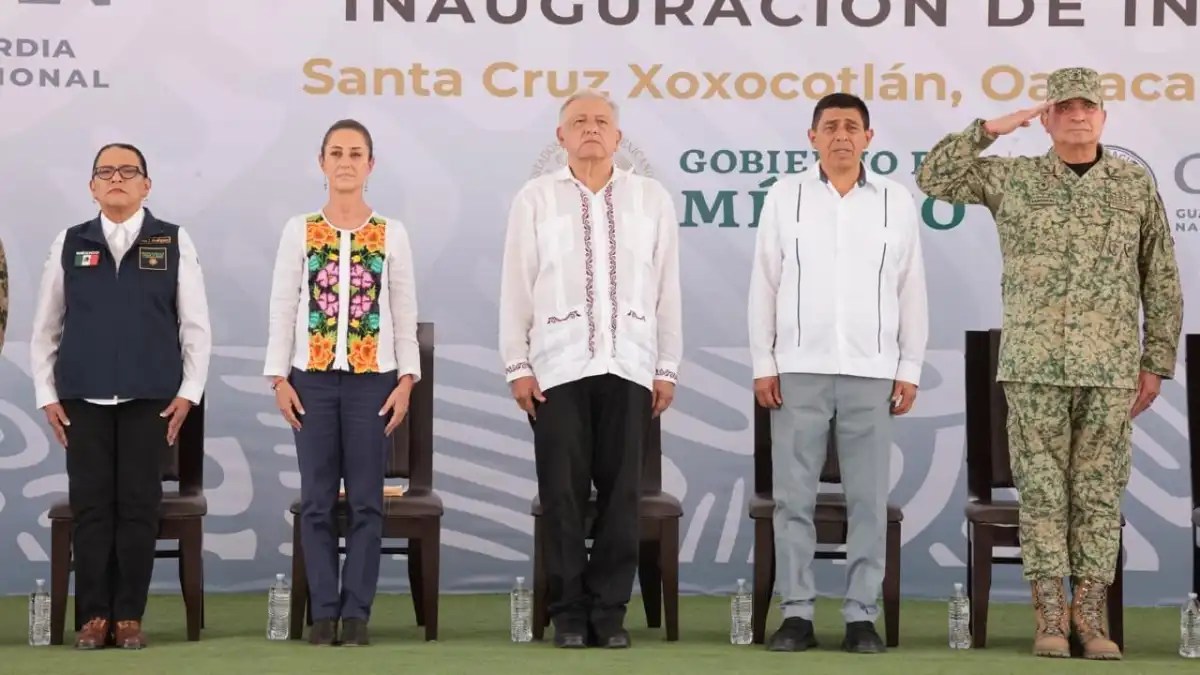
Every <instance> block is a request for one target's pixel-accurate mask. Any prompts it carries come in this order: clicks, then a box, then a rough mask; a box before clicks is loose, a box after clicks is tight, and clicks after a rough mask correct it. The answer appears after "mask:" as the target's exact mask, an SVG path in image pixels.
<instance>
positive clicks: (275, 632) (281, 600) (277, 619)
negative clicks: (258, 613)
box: [267, 574, 292, 640]
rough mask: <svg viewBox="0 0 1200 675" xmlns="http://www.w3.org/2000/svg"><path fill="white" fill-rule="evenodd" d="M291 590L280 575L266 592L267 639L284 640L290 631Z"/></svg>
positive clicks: (277, 575) (276, 576)
mask: <svg viewBox="0 0 1200 675" xmlns="http://www.w3.org/2000/svg"><path fill="white" fill-rule="evenodd" d="M291 610H292V589H291V587H290V586H288V582H287V581H285V580H284V578H283V575H282V574H276V575H275V583H273V584H271V589H270V590H269V591H267V639H268V640H286V639H288V634H289V632H290V631H291V621H290V616H289V615H290V614H291Z"/></svg>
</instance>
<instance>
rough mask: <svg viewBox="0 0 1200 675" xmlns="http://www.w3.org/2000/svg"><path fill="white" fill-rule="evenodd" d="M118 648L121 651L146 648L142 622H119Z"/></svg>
mask: <svg viewBox="0 0 1200 675" xmlns="http://www.w3.org/2000/svg"><path fill="white" fill-rule="evenodd" d="M116 638H117V646H118V647H120V648H121V649H141V648H143V647H145V646H146V636H145V635H144V634H143V633H142V622H141V621H118V622H117V635H116Z"/></svg>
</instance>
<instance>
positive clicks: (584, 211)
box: [579, 188, 596, 356]
mask: <svg viewBox="0 0 1200 675" xmlns="http://www.w3.org/2000/svg"><path fill="white" fill-rule="evenodd" d="M579 210H580V213H581V215H582V218H583V270H584V275H585V288H586V291H587V320H588V354H589V355H590V356H595V355H596V322H595V321H593V320H592V312H593V310H594V309H595V305H596V270H595V266H596V258H595V252H594V251H593V250H592V206H591V200H589V199H588V196H587V193H586V192H584V190H583V188H579Z"/></svg>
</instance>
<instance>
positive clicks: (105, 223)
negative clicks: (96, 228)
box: [100, 208, 146, 236]
mask: <svg viewBox="0 0 1200 675" xmlns="http://www.w3.org/2000/svg"><path fill="white" fill-rule="evenodd" d="M145 219H146V209H145V208H139V209H138V210H137V211H134V213H133V215H132V216H130V217H129V220H126V221H125V222H123V223H117V222H113V221H112V220H109V218H108V216H106V215H104V212H103V211H101V212H100V225H101V227H103V228H104V234H105V236H108V235H110V234H112V233H113V232H115V231H117V230H118V229H120V230H125V231H128V232H138V231H140V230H141V229H142V222H143V221H144V220H145Z"/></svg>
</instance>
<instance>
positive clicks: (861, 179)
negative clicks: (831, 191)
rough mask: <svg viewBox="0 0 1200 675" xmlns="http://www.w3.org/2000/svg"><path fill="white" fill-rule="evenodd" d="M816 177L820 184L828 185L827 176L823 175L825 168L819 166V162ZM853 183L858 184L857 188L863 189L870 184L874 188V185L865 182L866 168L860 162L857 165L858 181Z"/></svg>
mask: <svg viewBox="0 0 1200 675" xmlns="http://www.w3.org/2000/svg"><path fill="white" fill-rule="evenodd" d="M817 177H818V179H819V180H820V181H821V182H822V183H825V184H828V183H829V176H828V175H827V174H826V173H825V167H823V166H821V164H820V162H818V163H817ZM855 182H856V183H857V184H858V187H864V186H866V185H867V184H871V185H872V187H874V183H871V181H868V180H867V168H866V167H865V166H863V165H862V162H859V163H858V179H857V180H856V181H855Z"/></svg>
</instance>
